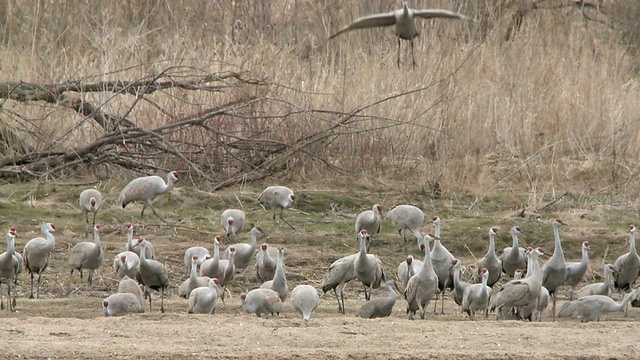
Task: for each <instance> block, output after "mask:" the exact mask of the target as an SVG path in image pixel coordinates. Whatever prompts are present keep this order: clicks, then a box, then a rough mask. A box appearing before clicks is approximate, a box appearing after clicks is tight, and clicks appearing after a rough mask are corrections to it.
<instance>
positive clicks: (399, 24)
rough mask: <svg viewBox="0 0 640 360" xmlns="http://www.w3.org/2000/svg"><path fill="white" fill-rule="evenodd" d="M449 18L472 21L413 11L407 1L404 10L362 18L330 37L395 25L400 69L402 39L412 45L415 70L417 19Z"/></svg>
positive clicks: (446, 12)
mask: <svg viewBox="0 0 640 360" xmlns="http://www.w3.org/2000/svg"><path fill="white" fill-rule="evenodd" d="M416 17H419V18H423V19H429V18H448V19H462V20H472V19H471V18H470V17H468V16H466V15H463V14H459V13H457V12H453V11H450V10H442V9H411V8H410V7H409V5H408V3H407V1H402V9H398V10H395V11H392V12H388V13H383V14H372V15H367V16H363V17H360V18H358V19H356V20H355V21H354V22H352V23H351V24H349V25H348V26H347V27H344V28H342V29H340V30H339V31H338V32H336V33H335V34H333V35H331V36H329V39H333V38H334V37H336V36H338V35H340V34H342V33H345V32H347V31H351V30H355V29H366V28H372V27H380V26H391V25H395V28H396V36H397V37H398V67H400V39H402V40H408V41H409V43H410V44H411V59H412V60H413V68H414V69H415V67H416V59H415V57H414V55H413V39H414V38H416V37H417V36H419V35H420V33H419V32H418V29H417V28H416V23H415V18H416Z"/></svg>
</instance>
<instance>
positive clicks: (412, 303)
mask: <svg viewBox="0 0 640 360" xmlns="http://www.w3.org/2000/svg"><path fill="white" fill-rule="evenodd" d="M434 238H435V234H432V233H429V234H427V236H425V237H424V240H423V243H422V244H421V245H420V248H421V250H423V251H424V261H423V264H422V268H421V269H420V271H419V272H417V273H416V274H415V275H413V276H412V277H411V278H410V279H409V282H408V283H407V289H406V290H405V291H404V298H405V300H406V301H407V315H408V317H409V319H410V320H413V317H414V316H415V314H416V311H418V310H420V318H421V319H424V315H425V311H426V309H427V306H428V305H429V301H431V298H432V297H433V296H434V295H435V293H436V290H437V288H438V277H437V276H436V273H435V271H433V265H432V264H431V252H430V249H429V242H430V241H431V240H433V239H434Z"/></svg>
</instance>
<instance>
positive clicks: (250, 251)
mask: <svg viewBox="0 0 640 360" xmlns="http://www.w3.org/2000/svg"><path fill="white" fill-rule="evenodd" d="M263 233H264V232H263V231H262V228H261V227H259V226H254V227H253V228H251V242H250V243H249V244H245V243H239V244H233V245H231V246H233V247H234V248H235V249H236V258H235V264H236V270H239V269H241V270H242V284H243V285H244V284H246V283H247V268H248V267H249V263H250V262H251V259H253V255H254V254H255V252H256V244H257V241H258V236H260V235H262V234H263ZM229 248H230V247H227V249H226V250H225V251H224V254H223V256H222V258H223V259H228V258H229V255H230V251H229Z"/></svg>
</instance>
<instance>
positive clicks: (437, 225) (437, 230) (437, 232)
mask: <svg viewBox="0 0 640 360" xmlns="http://www.w3.org/2000/svg"><path fill="white" fill-rule="evenodd" d="M440 225H441V224H440V221H439V220H438V221H436V230H435V235H436V237H437V238H439V237H440ZM437 241H438V242H440V240H437Z"/></svg>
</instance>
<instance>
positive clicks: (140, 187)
mask: <svg viewBox="0 0 640 360" xmlns="http://www.w3.org/2000/svg"><path fill="white" fill-rule="evenodd" d="M179 178H180V174H179V173H178V172H176V171H172V172H170V173H169V174H167V183H166V184H165V182H164V180H163V179H162V178H161V177H160V176H143V177H139V178H136V179H133V180H131V182H130V183H129V184H127V186H125V187H124V189H122V191H121V192H120V197H119V198H118V204H122V208H123V209H124V208H125V207H126V206H127V204H129V203H131V202H134V201H143V202H144V206H143V207H142V211H141V212H140V218H142V217H143V216H144V210H145V209H146V208H147V207H150V208H151V211H153V214H154V215H155V216H157V217H158V218H159V219H160V220H162V221H163V222H165V223H166V222H167V220H165V219H164V218H163V217H162V216H160V215H159V214H158V213H157V212H156V209H155V208H154V207H153V206H152V205H151V202H153V200H154V199H155V198H156V197H158V196H159V195H162V194H164V193H166V192H169V191H171V189H173V185H174V183H176V182H177V181H178V179H179Z"/></svg>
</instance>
